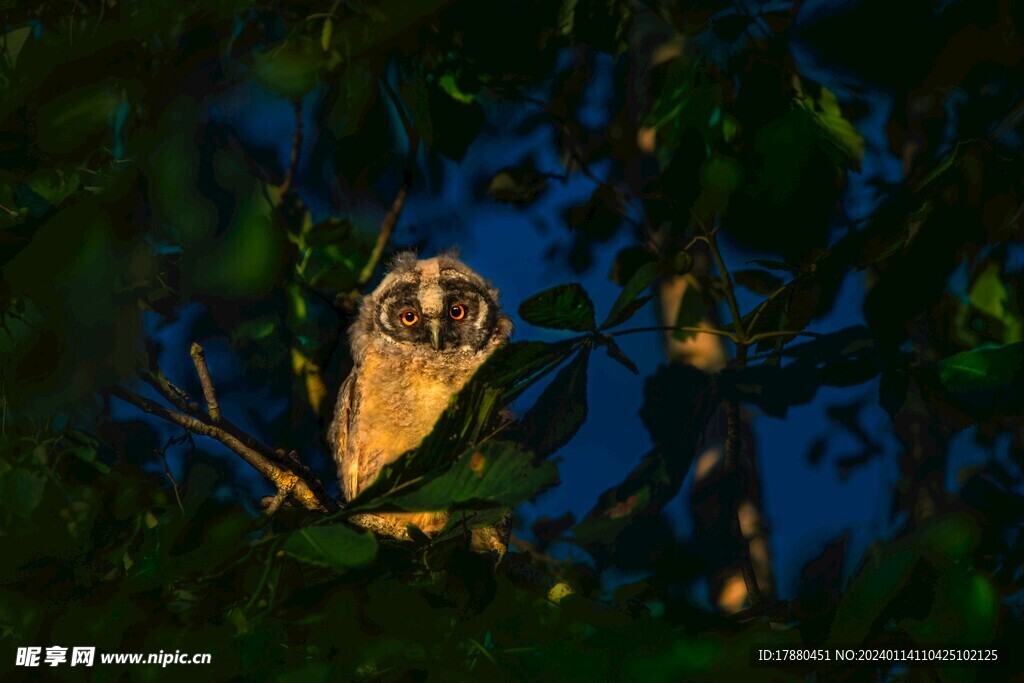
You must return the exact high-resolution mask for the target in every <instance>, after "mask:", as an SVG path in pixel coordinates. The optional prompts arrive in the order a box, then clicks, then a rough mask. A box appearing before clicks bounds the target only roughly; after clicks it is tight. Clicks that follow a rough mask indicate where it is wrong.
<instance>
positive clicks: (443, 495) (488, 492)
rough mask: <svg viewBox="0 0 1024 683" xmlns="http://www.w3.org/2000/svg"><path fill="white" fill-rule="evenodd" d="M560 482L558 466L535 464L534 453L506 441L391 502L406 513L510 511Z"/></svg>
mask: <svg viewBox="0 0 1024 683" xmlns="http://www.w3.org/2000/svg"><path fill="white" fill-rule="evenodd" d="M557 483H558V470H557V468H556V467H555V465H554V463H550V462H546V463H539V464H538V463H535V459H534V456H533V454H531V453H528V452H526V451H523V450H521V449H520V448H519V447H518V446H516V445H515V444H512V443H508V442H505V441H492V442H488V443H485V444H483V445H481V446H480V448H477V449H473V450H470V451H466V452H465V453H463V454H462V455H461V456H460V457H459V459H458V460H457V461H456V462H455V464H454V465H453V466H452V468H451V469H450V470H448V471H447V472H445V473H444V474H443V475H441V476H440V477H437V478H436V479H433V480H431V481H429V482H428V483H427V484H425V485H424V486H422V487H420V488H419V489H417V490H416V491H413V492H412V493H409V494H405V495H401V496H397V497H395V498H392V499H391V502H392V503H393V504H394V505H395V506H397V507H399V508H401V509H403V510H410V511H415V510H458V509H484V508H495V507H499V508H506V507H511V506H513V505H517V504H519V503H521V502H523V501H525V500H528V499H529V498H532V497H533V496H535V495H536V494H538V493H540V492H541V491H543V490H545V489H547V488H549V487H551V486H554V485H555V484H557Z"/></svg>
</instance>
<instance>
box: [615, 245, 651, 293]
mask: <svg viewBox="0 0 1024 683" xmlns="http://www.w3.org/2000/svg"><path fill="white" fill-rule="evenodd" d="M655 260H656V259H655V257H654V254H652V253H651V252H650V251H648V250H647V249H644V248H643V247H637V246H634V247H626V248H625V249H623V250H622V251H620V252H619V253H618V254H617V255H616V256H615V260H614V261H612V267H611V269H610V270H609V271H608V279H609V280H611V281H612V282H614V283H615V284H617V285H619V286H620V287H625V286H626V283H627V282H629V280H630V278H632V277H633V275H634V274H636V271H637V270H639V269H640V267H641V266H644V265H647V264H648V263H652V262H654V261H655Z"/></svg>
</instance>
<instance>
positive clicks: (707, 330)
mask: <svg viewBox="0 0 1024 683" xmlns="http://www.w3.org/2000/svg"><path fill="white" fill-rule="evenodd" d="M637 332H692V333H694V334H713V335H715V336H716V337H725V338H726V339H728V340H730V341H732V342H733V343H735V342H736V335H734V334H733V333H732V332H729V331H727V330H718V329H715V328H713V327H673V326H671V325H660V326H656V327H634V328H630V329H628V330H620V331H618V332H610V333H608V336H609V337H618V336H621V335H623V334H636V333H637Z"/></svg>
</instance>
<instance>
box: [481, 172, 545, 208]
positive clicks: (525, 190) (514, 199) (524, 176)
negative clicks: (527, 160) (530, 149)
mask: <svg viewBox="0 0 1024 683" xmlns="http://www.w3.org/2000/svg"><path fill="white" fill-rule="evenodd" d="M546 189H548V178H547V176H546V175H545V174H543V173H541V172H540V171H538V170H537V169H536V168H535V167H534V166H533V164H524V165H521V166H513V167H510V168H506V169H502V170H501V171H498V173H497V174H496V175H495V176H494V178H492V179H491V184H490V185H488V186H487V194H488V195H489V196H490V197H491V198H492V199H495V200H497V201H499V202H507V203H509V204H529V203H530V202H532V201H534V200H535V199H537V198H538V197H539V196H540V195H541V194H542V193H543V192H544V191H545V190H546Z"/></svg>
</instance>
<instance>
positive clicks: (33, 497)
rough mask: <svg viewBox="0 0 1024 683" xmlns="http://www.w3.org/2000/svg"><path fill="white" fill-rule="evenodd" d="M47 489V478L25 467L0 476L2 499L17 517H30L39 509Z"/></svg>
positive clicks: (8, 471) (13, 469) (10, 470)
mask: <svg viewBox="0 0 1024 683" xmlns="http://www.w3.org/2000/svg"><path fill="white" fill-rule="evenodd" d="M45 488H46V477H45V476H43V475H42V474H39V473H37V472H32V471H30V470H27V469H25V468H23V467H15V468H12V469H9V470H7V471H5V472H4V473H3V474H0V498H2V499H3V502H4V505H6V506H7V509H8V510H9V511H10V512H11V514H13V515H15V516H16V517H28V516H29V515H30V514H31V513H32V511H33V510H35V509H36V508H37V507H39V504H40V503H41V502H42V500H43V491H44V490H45Z"/></svg>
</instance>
